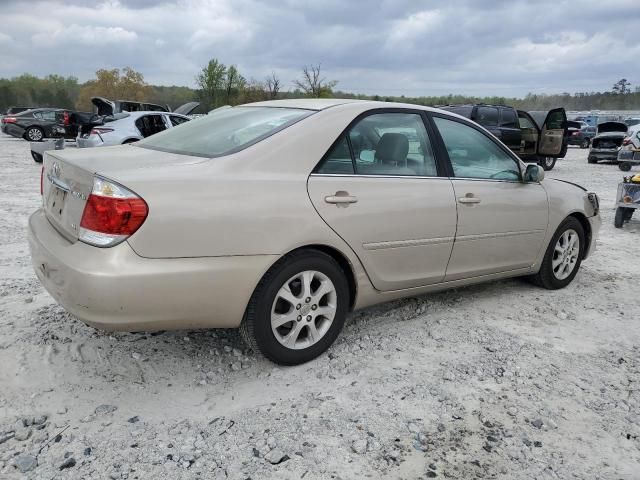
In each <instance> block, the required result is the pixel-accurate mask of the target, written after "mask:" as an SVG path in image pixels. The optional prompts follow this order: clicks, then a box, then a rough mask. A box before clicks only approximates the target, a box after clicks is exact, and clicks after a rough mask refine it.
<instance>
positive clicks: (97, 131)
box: [89, 127, 113, 135]
mask: <svg viewBox="0 0 640 480" xmlns="http://www.w3.org/2000/svg"><path fill="white" fill-rule="evenodd" d="M109 132H113V128H97V127H96V128H92V129H91V132H90V133H89V135H102V134H103V133H109Z"/></svg>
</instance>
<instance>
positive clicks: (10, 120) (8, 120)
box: [2, 117, 16, 123]
mask: <svg viewBox="0 0 640 480" xmlns="http://www.w3.org/2000/svg"><path fill="white" fill-rule="evenodd" d="M2 123H16V117H4V118H3V119H2Z"/></svg>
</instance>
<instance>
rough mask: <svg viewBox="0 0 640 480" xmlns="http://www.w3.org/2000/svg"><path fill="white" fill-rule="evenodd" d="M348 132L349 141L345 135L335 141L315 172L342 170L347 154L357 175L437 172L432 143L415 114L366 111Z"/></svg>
mask: <svg viewBox="0 0 640 480" xmlns="http://www.w3.org/2000/svg"><path fill="white" fill-rule="evenodd" d="M347 135H348V138H349V142H347V141H346V139H347V137H346V136H344V140H340V141H339V142H337V143H336V144H335V145H334V147H333V149H332V150H331V151H330V152H329V153H328V154H327V156H326V157H325V160H324V162H323V163H322V164H321V165H320V167H319V168H318V170H317V172H318V173H345V169H348V167H346V166H345V165H346V159H347V158H350V159H352V160H353V167H351V168H352V171H353V172H355V174H357V175H409V176H429V177H432V176H437V175H438V172H437V168H436V161H435V156H434V154H433V150H432V148H431V143H430V142H429V137H428V135H427V131H426V129H425V126H424V123H423V121H422V117H421V116H420V115H418V114H415V113H376V114H373V115H369V116H367V117H364V118H363V119H362V120H360V121H359V122H357V123H356V124H355V125H354V126H353V127H351V129H350V130H349V131H348V132H347ZM349 146H350V147H351V148H350V149H349V150H348V148H349ZM347 154H348V155H349V157H346V155H347Z"/></svg>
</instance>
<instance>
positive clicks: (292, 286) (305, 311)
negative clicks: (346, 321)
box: [271, 270, 338, 350]
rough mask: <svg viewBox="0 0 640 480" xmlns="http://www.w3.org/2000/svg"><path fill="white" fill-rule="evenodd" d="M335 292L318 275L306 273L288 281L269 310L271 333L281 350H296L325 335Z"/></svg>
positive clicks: (322, 276) (312, 271) (330, 285)
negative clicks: (282, 348)
mask: <svg viewBox="0 0 640 480" xmlns="http://www.w3.org/2000/svg"><path fill="white" fill-rule="evenodd" d="M337 298H338V295H337V293H336V288H335V286H334V284H333V282H332V281H331V280H330V279H329V277H328V276H326V275H325V274H324V273H322V272H318V271H314V270H307V271H304V272H300V273H298V274H296V275H294V276H293V277H291V278H289V280H287V281H286V282H285V283H284V285H282V287H280V290H278V293H277V294H276V297H275V300H274V301H273V305H272V307H271V330H272V332H273V334H274V336H275V338H276V339H277V340H278V342H280V344H282V345H283V346H285V347H287V348H290V349H293V350H299V349H303V348H308V347H310V346H312V345H314V344H316V343H318V341H319V340H320V339H322V337H324V335H325V334H326V333H327V332H328V331H329V328H330V327H331V324H332V323H333V320H334V318H335V315H336V308H337Z"/></svg>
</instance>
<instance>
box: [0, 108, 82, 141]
mask: <svg viewBox="0 0 640 480" xmlns="http://www.w3.org/2000/svg"><path fill="white" fill-rule="evenodd" d="M69 113H70V110H65V109H61V108H37V109H35V110H25V111H24V112H22V113H18V114H16V115H9V116H6V117H3V118H2V120H1V121H0V122H1V125H2V127H1V130H2V132H3V133H6V134H8V135H11V136H13V137H17V138H24V139H25V140H29V141H31V142H41V141H42V140H44V139H45V138H52V137H56V136H59V135H60V133H61V132H62V133H63V134H64V129H61V128H60V127H58V124H59V123H61V122H64V118H65V116H67V117H68V115H69Z"/></svg>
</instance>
